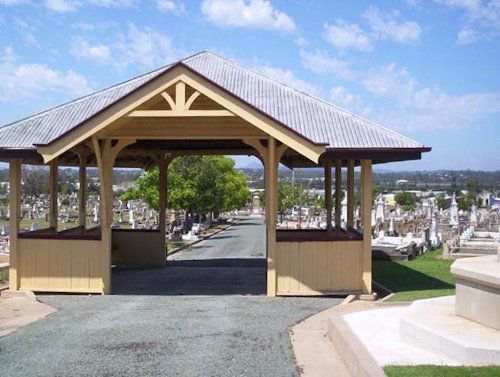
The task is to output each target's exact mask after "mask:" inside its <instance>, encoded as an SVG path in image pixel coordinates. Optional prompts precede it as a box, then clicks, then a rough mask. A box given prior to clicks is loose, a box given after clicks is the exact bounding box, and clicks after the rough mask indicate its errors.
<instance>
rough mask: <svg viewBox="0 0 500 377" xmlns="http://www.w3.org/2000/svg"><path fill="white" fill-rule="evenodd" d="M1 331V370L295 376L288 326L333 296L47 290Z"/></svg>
mask: <svg viewBox="0 0 500 377" xmlns="http://www.w3.org/2000/svg"><path fill="white" fill-rule="evenodd" d="M41 298H42V300H43V301H44V302H46V303H48V304H50V305H52V306H54V307H56V308H58V309H59V310H60V311H59V312H57V313H55V314H53V315H51V316H49V317H47V318H45V319H43V320H41V321H38V322H36V323H33V324H31V325H28V326H26V327H23V328H21V329H19V330H18V331H16V332H14V333H12V334H10V335H7V336H5V337H3V338H0V368H1V373H0V374H1V375H2V376H23V377H25V376H228V377H235V376H276V377H278V376H298V374H297V371H296V368H295V364H294V361H293V356H292V355H293V353H292V350H291V347H290V342H289V338H288V328H289V327H290V326H291V325H293V324H295V323H297V322H299V321H300V320H302V319H303V318H306V317H308V316H310V315H312V314H314V313H317V312H319V311H321V310H324V309H326V308H328V307H331V306H333V305H336V304H337V303H339V302H340V299H333V298H267V297H264V296H118V295H116V296H42V297H41Z"/></svg>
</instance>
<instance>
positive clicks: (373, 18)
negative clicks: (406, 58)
mask: <svg viewBox="0 0 500 377" xmlns="http://www.w3.org/2000/svg"><path fill="white" fill-rule="evenodd" d="M363 17H364V18H365V19H366V20H367V21H368V24H369V26H370V28H371V29H372V30H373V32H374V33H375V36H376V37H377V38H381V39H390V40H393V41H395V42H399V43H408V42H414V41H417V40H419V39H420V34H421V33H422V28H421V27H420V25H419V24H418V23H417V22H415V21H398V18H399V12H398V11H392V12H388V13H384V12H382V11H380V10H379V9H377V8H375V7H370V8H368V9H367V10H366V11H365V12H364V14H363Z"/></svg>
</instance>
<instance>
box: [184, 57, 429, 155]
mask: <svg viewBox="0 0 500 377" xmlns="http://www.w3.org/2000/svg"><path fill="white" fill-rule="evenodd" d="M202 54H206V55H212V56H214V57H216V58H218V59H220V60H223V61H225V62H227V63H229V64H231V65H232V66H236V67H238V68H240V69H243V70H245V71H249V72H251V73H253V74H255V75H258V76H261V77H263V78H265V79H267V80H271V81H273V82H275V83H277V84H279V85H281V86H282V87H284V88H286V89H288V90H292V91H294V92H299V93H301V94H303V95H305V96H307V97H309V98H310V99H312V100H316V101H318V102H320V103H321V104H322V105H323V106H325V105H326V106H331V107H334V108H335V109H337V110H340V111H342V112H344V113H346V114H347V115H349V116H352V117H354V118H357V119H359V120H361V121H364V122H367V123H369V124H370V126H371V127H374V128H379V129H381V130H383V131H385V132H388V133H390V134H391V135H392V136H397V137H402V138H405V139H406V140H408V141H411V142H413V143H415V144H419V145H422V146H424V144H421V143H420V142H418V141H417V140H414V139H412V138H409V137H408V136H404V135H402V134H400V133H398V132H396V131H393V130H391V129H389V128H386V127H384V126H382V125H381V124H380V123H377V122H373V121H371V120H369V119H367V118H365V117H363V116H361V115H358V114H356V113H354V112H352V111H350V110H347V109H344V108H343V107H340V106H338V105H336V104H334V103H331V102H328V101H326V100H324V99H322V98H319V97H317V96H315V95H312V94H310V93H307V92H305V91H303V90H300V89H297V88H295V87H293V86H290V85H287V84H285V83H282V82H281V81H278V80H276V79H275V78H272V77H269V76H267V75H265V74H263V73H261V72H259V71H257V70H255V69H252V68H249V67H246V66H244V65H241V64H238V63H237V62H235V61H234V60H231V59H228V58H226V57H224V56H220V55H218V54H216V53H214V52H212V51H202V52H200V53H198V54H195V55H193V56H190V57H189V58H186V59H183V60H182V61H183V62H184V61H185V60H189V59H191V58H194V57H196V56H198V55H202Z"/></svg>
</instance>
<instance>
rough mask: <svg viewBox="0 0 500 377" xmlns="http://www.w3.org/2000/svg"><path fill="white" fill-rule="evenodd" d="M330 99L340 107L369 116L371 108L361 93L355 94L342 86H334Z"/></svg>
mask: <svg viewBox="0 0 500 377" xmlns="http://www.w3.org/2000/svg"><path fill="white" fill-rule="evenodd" d="M329 99H330V101H331V102H332V103H333V104H334V105H337V106H339V107H342V108H344V109H346V110H349V111H352V112H353V113H355V114H359V115H362V116H367V115H369V114H370V113H371V109H370V108H369V107H368V106H366V105H365V103H364V101H363V99H362V98H361V96H360V95H359V94H353V93H350V92H349V91H347V89H346V88H344V87H342V86H334V87H333V88H332V89H331V90H330V98H329Z"/></svg>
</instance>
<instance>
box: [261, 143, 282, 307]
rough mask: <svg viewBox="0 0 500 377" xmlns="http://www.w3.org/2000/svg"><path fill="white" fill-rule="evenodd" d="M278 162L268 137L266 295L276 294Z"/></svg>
mask: <svg viewBox="0 0 500 377" xmlns="http://www.w3.org/2000/svg"><path fill="white" fill-rule="evenodd" d="M278 163H279V160H278V159H277V153H276V139H274V138H273V137H269V139H268V145H267V161H266V163H265V166H264V169H265V190H266V191H265V193H266V203H265V205H266V228H267V295H268V296H271V297H272V296H276V288H277V278H276V220H277V213H278Z"/></svg>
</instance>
